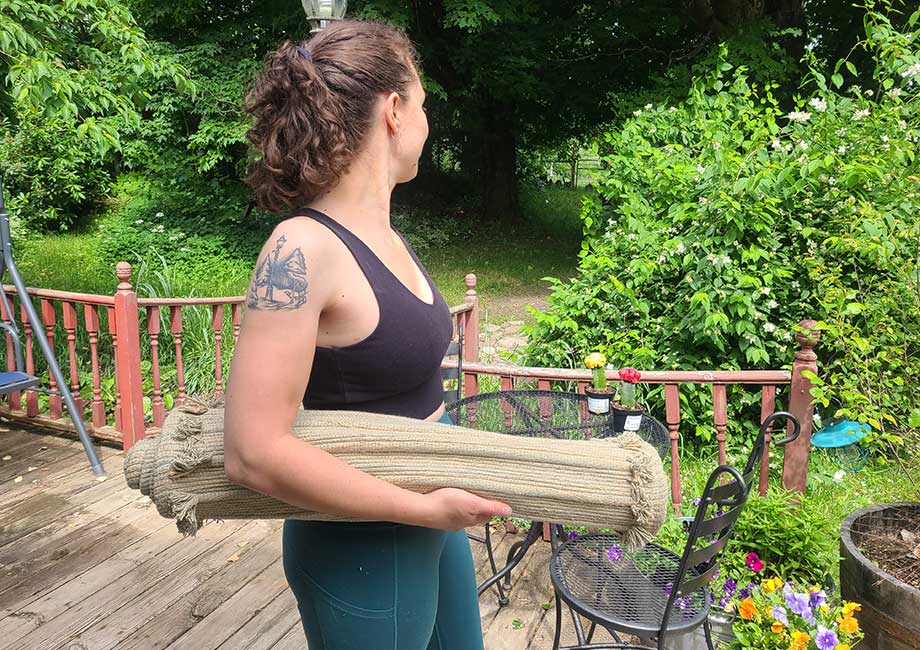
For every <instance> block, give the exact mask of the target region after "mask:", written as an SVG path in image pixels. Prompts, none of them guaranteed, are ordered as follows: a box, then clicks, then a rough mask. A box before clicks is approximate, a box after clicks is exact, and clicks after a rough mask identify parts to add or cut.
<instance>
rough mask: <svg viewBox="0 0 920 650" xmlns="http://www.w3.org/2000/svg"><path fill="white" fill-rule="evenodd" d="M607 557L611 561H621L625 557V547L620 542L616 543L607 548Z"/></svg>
mask: <svg viewBox="0 0 920 650" xmlns="http://www.w3.org/2000/svg"><path fill="white" fill-rule="evenodd" d="M607 558H608V559H609V560H610V561H611V562H619V561H620V560H622V559H623V547H622V546H620V545H619V544H614V545H613V546H611V547H610V548H608V549H607Z"/></svg>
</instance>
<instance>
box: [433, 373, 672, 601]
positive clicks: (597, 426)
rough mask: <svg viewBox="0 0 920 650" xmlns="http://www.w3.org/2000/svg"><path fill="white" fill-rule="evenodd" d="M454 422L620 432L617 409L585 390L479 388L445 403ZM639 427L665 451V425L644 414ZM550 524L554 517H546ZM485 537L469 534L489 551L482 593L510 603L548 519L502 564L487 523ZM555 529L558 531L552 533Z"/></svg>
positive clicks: (548, 432) (581, 434)
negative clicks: (594, 402)
mask: <svg viewBox="0 0 920 650" xmlns="http://www.w3.org/2000/svg"><path fill="white" fill-rule="evenodd" d="M447 412H448V413H449V414H450V416H451V418H452V419H453V421H454V424H455V425H458V426H464V427H468V428H470V429H479V430H481V431H492V432H495V433H505V434H508V435H516V436H531V437H549V438H561V439H567V440H587V439H590V438H607V437H611V436H616V435H619V432H615V431H613V430H612V425H613V415H612V413H610V414H604V415H594V414H592V413H590V412H589V411H588V398H587V396H586V395H584V394H582V393H572V392H563V391H552V390H507V391H497V392H492V393H480V394H478V395H471V396H470V397H466V398H464V399H461V400H459V401H457V402H454V403H453V404H450V405H449V406H448V407H447ZM636 433H637V434H638V435H639V436H640V437H642V438H643V439H645V440H646V441H647V442H649V443H650V444H651V445H652V446H653V447H655V449H656V451H658V454H659V456H661V457H664V455H665V454H666V453H667V450H668V447H669V444H670V438H669V435H668V430H667V428H666V427H665V426H664V425H663V424H662V423H661V422H659V421H658V420H656V419H655V418H654V417H652V416H650V415H648V414H643V415H642V421H641V423H640V426H639V430H638V431H636ZM545 523H546V524H549V525H550V526H552V522H545ZM485 529H486V534H485V538H478V537H476V536H474V535H471V537H472V538H473V539H475V540H476V541H479V542H483V543H485V545H486V551H487V553H488V556H489V564H490V566H491V568H492V576H491V577H489V578H487V579H486V580H485V581H483V582H482V583H481V584H480V585H479V587H478V591H479V595H480V596H481V595H482V594H483V593H485V592H486V591H488V590H489V589H490V588H491V587H492V586H493V585H494V586H495V587H496V588H497V590H498V596H499V598H498V602H499V605H502V606H503V605H506V604H508V598H507V596H506V595H505V592H506V591H509V590H510V589H511V571H512V570H513V569H514V567H516V566H517V565H518V564H520V563H521V561H522V560H523V559H524V556H525V555H526V554H527V551H528V550H529V549H530V547H531V546H532V545H533V543H534V542H535V541H537V539H538V538H539V537H540V536H541V534H542V533H543V530H544V522H542V521H534V522H532V523H531V526H530V529H529V530H528V531H527V535H526V537H525V538H524V539H523V540H521V541H518V542H516V543H515V544H513V545H512V546H511V548H510V549H509V551H508V556H507V559H506V562H505V565H504V566H503V567H502V568H501V569H499V568H498V567H497V564H496V562H495V557H494V554H493V549H492V544H491V534H490V530H489V526H488V525H487V526H486V527H485ZM554 534H555V533H554Z"/></svg>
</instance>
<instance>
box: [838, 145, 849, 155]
mask: <svg viewBox="0 0 920 650" xmlns="http://www.w3.org/2000/svg"><path fill="white" fill-rule="evenodd" d="M846 152H847V148H846V147H845V146H844V145H840V146H839V147H837V153H839V154H840V155H841V156H842V155H843V154H845V153H846Z"/></svg>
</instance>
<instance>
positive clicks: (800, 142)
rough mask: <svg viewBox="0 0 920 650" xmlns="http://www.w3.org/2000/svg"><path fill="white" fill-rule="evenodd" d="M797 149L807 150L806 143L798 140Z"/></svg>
mask: <svg viewBox="0 0 920 650" xmlns="http://www.w3.org/2000/svg"><path fill="white" fill-rule="evenodd" d="M799 149H801V150H802V151H805V150H806V149H808V143H807V142H805V141H804V140H799Z"/></svg>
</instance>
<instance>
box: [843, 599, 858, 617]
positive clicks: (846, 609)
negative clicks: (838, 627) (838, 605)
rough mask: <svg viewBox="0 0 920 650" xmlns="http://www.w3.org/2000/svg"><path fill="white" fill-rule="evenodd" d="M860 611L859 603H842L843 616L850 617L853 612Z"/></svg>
mask: <svg viewBox="0 0 920 650" xmlns="http://www.w3.org/2000/svg"><path fill="white" fill-rule="evenodd" d="M860 611H862V605H860V604H859V603H853V602H848V603H844V604H843V617H844V618H850V617H851V616H853V612H860Z"/></svg>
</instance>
